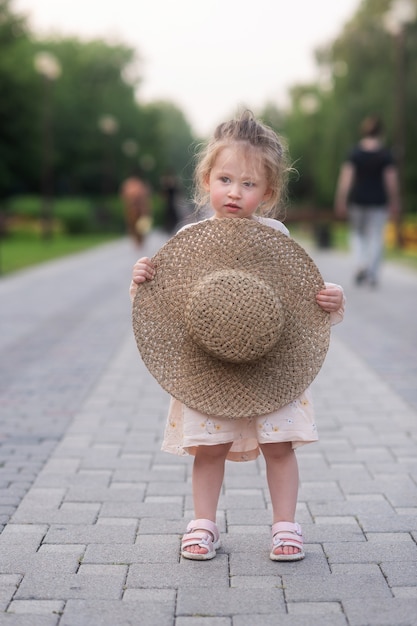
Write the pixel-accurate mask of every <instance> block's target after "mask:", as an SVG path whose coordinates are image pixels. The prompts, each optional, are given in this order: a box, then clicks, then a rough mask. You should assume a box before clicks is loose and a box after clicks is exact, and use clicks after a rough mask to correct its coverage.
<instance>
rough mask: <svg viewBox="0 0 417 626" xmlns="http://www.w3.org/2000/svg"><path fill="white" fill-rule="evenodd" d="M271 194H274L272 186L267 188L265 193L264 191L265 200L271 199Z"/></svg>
mask: <svg viewBox="0 0 417 626" xmlns="http://www.w3.org/2000/svg"><path fill="white" fill-rule="evenodd" d="M271 196H272V189H271V188H269V189H267V190H266V191H265V193H264V197H263V200H269V198H270V197H271Z"/></svg>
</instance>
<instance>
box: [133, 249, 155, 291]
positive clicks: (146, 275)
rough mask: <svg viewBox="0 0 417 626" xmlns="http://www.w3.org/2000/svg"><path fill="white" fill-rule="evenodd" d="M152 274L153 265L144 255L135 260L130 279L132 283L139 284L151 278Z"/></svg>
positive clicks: (153, 271) (153, 270) (153, 272)
mask: <svg viewBox="0 0 417 626" xmlns="http://www.w3.org/2000/svg"><path fill="white" fill-rule="evenodd" d="M154 276H155V267H154V265H153V264H152V261H151V260H150V259H149V258H148V257H146V256H144V257H142V258H141V259H138V260H137V261H136V263H135V264H134V266H133V274H132V280H133V282H134V283H136V284H137V285H139V284H140V283H144V282H145V281H146V280H152V279H153V277H154Z"/></svg>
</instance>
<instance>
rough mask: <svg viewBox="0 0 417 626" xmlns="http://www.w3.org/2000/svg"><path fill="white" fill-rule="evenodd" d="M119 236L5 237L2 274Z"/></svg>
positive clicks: (0, 247)
mask: <svg viewBox="0 0 417 626" xmlns="http://www.w3.org/2000/svg"><path fill="white" fill-rule="evenodd" d="M116 238H118V235H114V234H113V235H103V234H100V235H97V234H94V235H77V236H68V235H63V234H54V236H53V237H52V238H51V239H47V240H44V239H42V238H41V237H40V236H37V235H22V236H17V235H14V236H11V237H6V238H4V239H2V240H1V241H0V273H1V274H2V275H5V274H10V273H11V272H15V271H16V270H21V269H24V268H25V267H30V266H31V265H38V264H39V263H43V262H44V261H49V260H51V259H56V258H59V257H62V256H65V255H67V254H72V253H74V252H81V251H82V250H87V249H88V248H92V247H93V246H97V245H99V244H102V243H106V242H108V241H112V240H114V239H116Z"/></svg>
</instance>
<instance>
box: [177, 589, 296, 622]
mask: <svg viewBox="0 0 417 626" xmlns="http://www.w3.org/2000/svg"><path fill="white" fill-rule="evenodd" d="M197 590H198V588H194V587H192V586H191V587H187V588H186V589H184V590H182V589H179V590H178V604H177V614H178V615H179V616H186V615H189V616H192V615H195V614H198V615H201V616H205V617H216V616H219V617H221V616H224V615H233V616H234V615H239V614H243V615H245V614H247V613H250V612H251V611H252V610H253V596H252V594H248V593H247V591H245V590H243V589H223V588H222V587H211V588H210V593H209V594H208V593H204V594H201V593H198V591H197ZM256 612H257V615H258V623H259V622H260V621H261V620H262V615H263V614H265V613H275V615H276V616H277V615H281V614H282V615H283V614H285V612H286V611H285V602H284V594H283V591H282V590H281V589H278V588H275V589H273V590H269V589H268V590H264V589H263V590H262V589H260V590H258V591H257V593H256ZM276 619H277V617H275V620H276Z"/></svg>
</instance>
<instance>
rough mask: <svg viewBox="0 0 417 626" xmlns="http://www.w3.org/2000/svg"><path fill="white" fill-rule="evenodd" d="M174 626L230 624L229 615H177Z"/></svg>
mask: <svg viewBox="0 0 417 626" xmlns="http://www.w3.org/2000/svg"><path fill="white" fill-rule="evenodd" d="M175 626H232V619H231V618H230V617H178V618H177V619H176V620H175Z"/></svg>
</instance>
